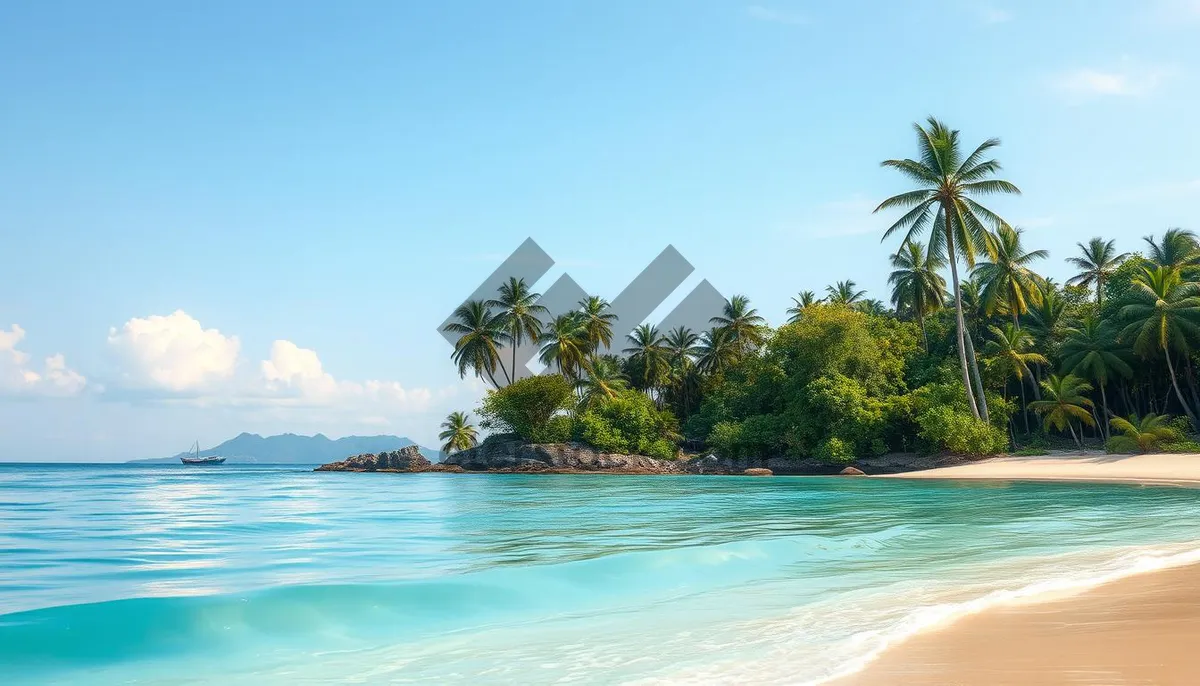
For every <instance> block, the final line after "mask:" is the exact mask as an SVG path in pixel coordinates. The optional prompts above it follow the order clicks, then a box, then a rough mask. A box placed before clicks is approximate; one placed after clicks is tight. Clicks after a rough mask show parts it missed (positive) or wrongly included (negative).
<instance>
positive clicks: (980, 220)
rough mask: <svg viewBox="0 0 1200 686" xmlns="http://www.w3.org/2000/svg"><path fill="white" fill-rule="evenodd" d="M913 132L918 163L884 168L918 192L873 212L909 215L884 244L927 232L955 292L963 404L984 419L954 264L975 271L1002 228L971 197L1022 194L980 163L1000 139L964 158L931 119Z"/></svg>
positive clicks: (992, 166)
mask: <svg viewBox="0 0 1200 686" xmlns="http://www.w3.org/2000/svg"><path fill="white" fill-rule="evenodd" d="M913 127H914V128H915V129H916V132H917V148H918V151H919V155H918V157H919V158H920V161H917V160H912V159H902V160H885V161H884V162H883V166H885V167H890V168H892V169H895V170H897V171H899V172H900V173H901V174H903V175H904V176H906V177H907V178H908V179H909V180H911V181H913V182H915V183H916V184H918V186H919V187H918V188H917V189H916V190H912V191H908V192H906V193H901V194H899V195H894V196H892V197H890V198H888V199H887V200H884V201H883V202H882V203H880V204H879V207H876V208H875V211H876V212H879V211H881V210H886V209H891V208H897V207H899V208H906V209H908V211H907V212H906V213H905V214H904V215H903V216H901V217H900V218H899V219H897V220H896V222H895V223H894V224H892V225H891V226H890V227H888V229H887V231H885V232H884V234H883V237H884V239H886V238H887V237H888V236H890V235H892V234H893V233H895V232H896V231H904V232H905V233H904V241H903V243H901V245H903V244H905V243H911V242H912V241H913V240H915V239H916V238H918V237H920V236H921V234H922V233H924V232H925V230H926V229H931V228H932V230H933V235H932V236H931V238H930V252H931V253H933V254H936V255H945V256H946V260H947V262H949V263H950V279H951V281H952V283H953V286H954V309H955V314H956V317H957V324H958V326H957V335H958V359H959V365H960V366H961V367H962V378H963V386H964V388H965V390H966V394H967V401H968V404H969V405H970V407H971V413H972V414H974V415H975V416H976V417H983V418H984V419H986V418H987V414H988V413H987V401H986V399H984V398H983V394H982V393H981V392H979V398H978V399H977V398H976V397H975V395H974V394H972V392H971V379H970V372H969V371H968V368H967V346H966V342H965V341H964V335H965V331H964V329H965V328H966V325H965V324H964V323H963V311H962V299H961V296H960V291H959V283H958V265H957V262H958V259H957V258H959V257H961V258H962V259H963V260H964V261H965V262H966V264H967V267H974V266H975V256H976V255H978V254H979V253H980V251H981V250H982V249H984V248H986V245H985V242H986V236H987V228H986V226H987V225H991V226H994V227H997V228H998V227H1000V226H1004V225H1006V224H1007V222H1005V221H1004V220H1003V219H1001V218H1000V217H999V215H997V214H996V213H995V212H992V211H991V210H989V209H988V208H986V207H984V206H983V205H981V204H980V203H979V202H977V201H976V200H975V199H974V198H973V197H972V196H978V195H991V194H995V193H1020V192H1021V191H1020V190H1019V189H1018V188H1017V187H1016V186H1014V185H1013V184H1011V183H1009V182H1008V181H1002V180H1000V179H996V178H993V177H994V176H995V174H996V172H998V171H999V170H1000V163H999V162H997V161H996V160H994V159H985V156H986V155H987V153H988V151H989V150H991V149H992V148H995V147H996V146H998V145H1000V140H999V139H997V138H989V139H988V140H986V141H984V142H983V144H982V145H980V146H979V147H978V148H976V149H975V151H974V152H972V153H971V154H969V155H966V156H965V157H964V156H963V154H962V148H961V147H960V146H959V140H958V135H959V134H958V131H956V130H952V129H950V128H949V127H947V126H946V125H945V124H943V123H942V122H940V121H938V120H936V119H934V118H933V117H930V118H929V120H928V127H924V126H921V125H920V124H914V125H913ZM909 208H910V209H909ZM977 392H978V390H977ZM977 401H978V402H977Z"/></svg>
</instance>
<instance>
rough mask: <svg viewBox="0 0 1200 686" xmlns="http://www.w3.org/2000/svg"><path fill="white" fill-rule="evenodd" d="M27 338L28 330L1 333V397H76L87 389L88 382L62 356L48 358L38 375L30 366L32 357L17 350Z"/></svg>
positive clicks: (18, 329) (17, 327)
mask: <svg viewBox="0 0 1200 686" xmlns="http://www.w3.org/2000/svg"><path fill="white" fill-rule="evenodd" d="M24 338H25V329H22V328H21V327H20V326H17V325H16V324H13V325H12V326H11V327H10V328H9V330H8V331H5V330H3V329H0V393H11V394H17V395H49V396H68V395H76V394H78V393H79V392H80V391H82V390H83V388H84V386H86V385H87V379H86V378H85V377H84V376H83V375H82V374H80V373H79V372H76V371H75V370H73V369H70V368H69V367H67V361H66V359H65V358H64V357H63V356H62V354H57V355H51V356H50V357H47V358H46V359H45V361H44V362H43V365H42V371H40V372H38V371H35V370H34V369H32V368H31V367H30V366H29V360H30V356H29V353H26V352H23V351H21V350H17V344H18V343H20V342H21V340H22V339H24Z"/></svg>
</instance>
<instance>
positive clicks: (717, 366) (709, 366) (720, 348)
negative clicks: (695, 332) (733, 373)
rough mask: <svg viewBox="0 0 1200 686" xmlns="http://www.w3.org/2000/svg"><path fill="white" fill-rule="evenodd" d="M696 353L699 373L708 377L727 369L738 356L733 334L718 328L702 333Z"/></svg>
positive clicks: (725, 329)
mask: <svg viewBox="0 0 1200 686" xmlns="http://www.w3.org/2000/svg"><path fill="white" fill-rule="evenodd" d="M696 352H697V358H696V360H697V362H696V364H697V366H698V367H699V368H700V371H702V372H704V373H705V374H708V375H710V376H711V375H716V374H721V373H723V372H724V371H725V370H726V369H729V367H730V366H731V365H732V364H733V363H734V361H735V360H736V359H737V358H738V354H739V353H738V349H737V342H736V341H734V339H733V334H732V333H730V331H729V329H727V328H724V327H720V326H718V327H713V328H712V329H709V330H708V331H705V332H704V334H703V335H702V336H701V337H700V345H699V347H698V348H697V349H696Z"/></svg>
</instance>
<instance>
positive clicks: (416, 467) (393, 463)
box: [314, 445, 453, 472]
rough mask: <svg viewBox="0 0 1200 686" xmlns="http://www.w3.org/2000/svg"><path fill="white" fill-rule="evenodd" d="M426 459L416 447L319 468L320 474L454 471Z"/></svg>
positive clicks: (406, 447) (355, 458)
mask: <svg viewBox="0 0 1200 686" xmlns="http://www.w3.org/2000/svg"><path fill="white" fill-rule="evenodd" d="M441 467H442V465H434V464H431V463H430V462H429V460H427V459H425V456H424V455H422V454H421V450H420V448H418V447H417V446H415V445H410V446H405V447H403V448H401V449H399V450H393V451H391V452H382V453H379V454H378V455H373V454H370V453H367V454H363V455H355V456H353V457H348V458H346V459H345V460H342V461H340V462H330V463H329V464H323V465H321V466H320V467H317V468H316V470H314V471H318V472H381V471H386V472H429V471H453V470H448V469H443V468H441Z"/></svg>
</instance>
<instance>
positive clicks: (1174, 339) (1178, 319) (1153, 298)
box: [1120, 265, 1200, 429]
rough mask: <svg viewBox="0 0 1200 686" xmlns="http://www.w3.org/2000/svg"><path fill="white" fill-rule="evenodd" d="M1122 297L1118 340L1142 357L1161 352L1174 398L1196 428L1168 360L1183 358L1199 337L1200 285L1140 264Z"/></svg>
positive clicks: (1166, 270) (1174, 271) (1199, 424)
mask: <svg viewBox="0 0 1200 686" xmlns="http://www.w3.org/2000/svg"><path fill="white" fill-rule="evenodd" d="M1126 297H1127V298H1128V300H1127V301H1126V304H1125V306H1124V307H1122V308H1121V318H1122V319H1124V320H1126V321H1128V322H1129V324H1128V325H1127V326H1126V327H1125V328H1124V329H1123V330H1122V331H1121V336H1120V337H1121V339H1123V340H1125V341H1127V342H1129V343H1131V344H1132V346H1133V349H1134V351H1135V352H1137V353H1138V354H1140V355H1142V356H1143V357H1149V356H1151V355H1154V354H1157V353H1162V355H1163V357H1165V358H1166V360H1167V371H1168V372H1169V373H1170V376H1171V387H1172V388H1174V389H1175V397H1176V398H1178V399H1179V404H1180V405H1182V406H1183V409H1184V412H1186V413H1187V416H1188V419H1190V420H1192V425H1193V426H1195V427H1197V428H1198V429H1200V422H1197V421H1196V415H1195V413H1194V412H1193V411H1192V408H1191V406H1190V405H1188V403H1187V401H1186V400H1184V399H1183V393H1182V392H1181V391H1180V390H1179V379H1178V378H1177V377H1176V375H1175V365H1174V363H1173V362H1172V361H1171V354H1172V353H1179V354H1180V355H1183V356H1184V358H1185V359H1186V358H1187V357H1188V355H1190V354H1191V350H1192V344H1193V342H1194V341H1196V340H1197V339H1198V338H1200V284H1196V283H1194V282H1185V281H1183V278H1182V276H1181V275H1180V271H1179V269H1178V268H1176V267H1168V266H1166V265H1163V266H1158V267H1154V268H1153V269H1151V268H1149V267H1143V268H1142V273H1141V274H1139V275H1138V278H1137V279H1135V280H1134V281H1133V284H1132V286H1131V288H1130V289H1129V293H1128V294H1127V296H1126Z"/></svg>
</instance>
